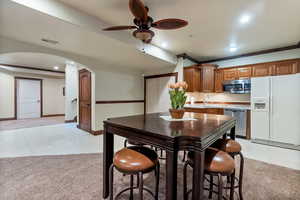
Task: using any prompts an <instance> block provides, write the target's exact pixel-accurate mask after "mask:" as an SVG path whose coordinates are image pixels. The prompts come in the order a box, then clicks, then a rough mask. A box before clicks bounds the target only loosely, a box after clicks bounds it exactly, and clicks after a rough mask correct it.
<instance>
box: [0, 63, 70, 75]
mask: <svg viewBox="0 0 300 200" xmlns="http://www.w3.org/2000/svg"><path fill="white" fill-rule="evenodd" d="M0 65H3V66H7V67H14V68H19V69H30V70H38V71H45V72H54V73H61V74H65V72H63V71H56V70H51V69H44V68H41V67H28V66H21V65H11V64H3V63H0Z"/></svg>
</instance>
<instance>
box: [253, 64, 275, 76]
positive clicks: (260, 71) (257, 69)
mask: <svg viewBox="0 0 300 200" xmlns="http://www.w3.org/2000/svg"><path fill="white" fill-rule="evenodd" d="M272 69H273V65H270V64H260V65H255V66H254V67H253V69H252V76H254V77H260V76H271V75H272V74H273V73H272Z"/></svg>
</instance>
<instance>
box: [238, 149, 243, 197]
mask: <svg viewBox="0 0 300 200" xmlns="http://www.w3.org/2000/svg"><path fill="white" fill-rule="evenodd" d="M239 155H240V159H241V162H240V174H239V196H240V200H243V199H244V197H243V174H244V156H243V154H242V153H241V152H240V153H239Z"/></svg>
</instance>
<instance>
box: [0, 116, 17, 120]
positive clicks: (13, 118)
mask: <svg viewBox="0 0 300 200" xmlns="http://www.w3.org/2000/svg"><path fill="white" fill-rule="evenodd" d="M9 120H16V118H15V117H9V118H0V121H9Z"/></svg>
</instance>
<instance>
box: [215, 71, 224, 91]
mask: <svg viewBox="0 0 300 200" xmlns="http://www.w3.org/2000/svg"><path fill="white" fill-rule="evenodd" d="M215 92H218V93H220V92H223V70H216V71H215Z"/></svg>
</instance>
